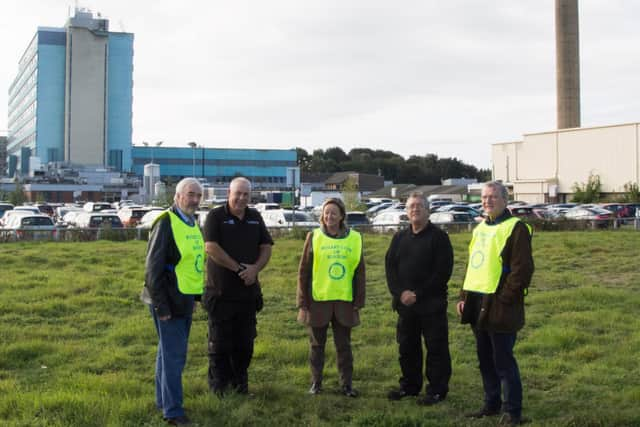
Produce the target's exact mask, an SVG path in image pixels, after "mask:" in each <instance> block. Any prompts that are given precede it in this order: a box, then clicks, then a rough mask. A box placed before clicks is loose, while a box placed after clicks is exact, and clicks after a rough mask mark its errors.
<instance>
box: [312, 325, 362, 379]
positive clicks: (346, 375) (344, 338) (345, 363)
mask: <svg viewBox="0 0 640 427" xmlns="http://www.w3.org/2000/svg"><path fill="white" fill-rule="evenodd" d="M327 329H329V325H325V326H321V327H319V328H309V364H310V365H311V381H312V382H322V370H323V368H324V347H325V344H326V343H327ZM331 329H332V330H333V342H334V343H335V345H336V359H337V363H338V372H339V373H340V383H341V384H342V385H349V386H350V385H351V381H352V378H353V354H352V353H351V328H349V327H347V326H343V325H341V324H340V323H339V322H338V321H337V320H336V318H335V317H334V318H333V319H331Z"/></svg>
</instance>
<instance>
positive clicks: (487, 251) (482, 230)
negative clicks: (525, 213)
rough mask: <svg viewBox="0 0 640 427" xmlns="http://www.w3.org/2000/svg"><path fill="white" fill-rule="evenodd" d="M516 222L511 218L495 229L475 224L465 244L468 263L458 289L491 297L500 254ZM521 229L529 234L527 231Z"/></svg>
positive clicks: (499, 264) (498, 274)
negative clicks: (460, 287)
mask: <svg viewBox="0 0 640 427" xmlns="http://www.w3.org/2000/svg"><path fill="white" fill-rule="evenodd" d="M519 221H520V219H518V218H515V217H511V218H509V219H507V220H505V221H503V222H501V223H500V224H496V225H487V223H486V222H481V223H480V224H478V226H477V227H476V228H475V229H474V230H473V237H472V238H471V243H469V263H468V265H467V274H466V276H465V279H464V284H463V285H462V289H464V290H465V291H473V292H480V293H483V294H493V293H495V291H496V289H498V283H499V282H500V276H501V275H502V268H503V266H502V257H501V256H500V254H501V253H502V250H503V249H504V246H505V245H506V243H507V239H509V236H511V233H512V232H513V228H514V227H515V226H516V224H517V223H518V222H519ZM525 225H527V228H528V229H529V233H531V227H530V226H529V225H528V224H525Z"/></svg>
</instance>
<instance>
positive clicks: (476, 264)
mask: <svg viewBox="0 0 640 427" xmlns="http://www.w3.org/2000/svg"><path fill="white" fill-rule="evenodd" d="M483 263H484V254H483V253H482V252H481V251H475V252H474V253H473V255H471V267H472V268H480V266H481V265H482V264H483Z"/></svg>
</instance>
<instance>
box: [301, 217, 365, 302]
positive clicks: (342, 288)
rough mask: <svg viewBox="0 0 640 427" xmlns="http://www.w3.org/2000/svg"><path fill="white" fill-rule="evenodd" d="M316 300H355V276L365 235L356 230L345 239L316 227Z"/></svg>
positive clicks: (314, 256)
mask: <svg viewBox="0 0 640 427" xmlns="http://www.w3.org/2000/svg"><path fill="white" fill-rule="evenodd" d="M311 244H312V248H313V273H312V279H311V294H312V296H313V300H314V301H349V302H351V301H353V275H354V274H355V272H356V268H357V267H358V264H359V263H360V258H361V255H362V236H361V235H360V233H358V232H357V231H355V230H350V231H349V234H348V235H347V236H346V237H344V238H342V239H335V238H332V237H329V236H327V235H326V234H324V233H323V232H322V230H320V229H319V228H316V229H315V230H313V237H312V240H311Z"/></svg>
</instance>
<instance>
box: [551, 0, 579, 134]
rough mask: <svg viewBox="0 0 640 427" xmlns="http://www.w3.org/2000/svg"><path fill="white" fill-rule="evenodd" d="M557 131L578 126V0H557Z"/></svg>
mask: <svg viewBox="0 0 640 427" xmlns="http://www.w3.org/2000/svg"><path fill="white" fill-rule="evenodd" d="M556 81H557V97H558V129H566V128H577V127H580V52H579V38H578V0H556Z"/></svg>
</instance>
